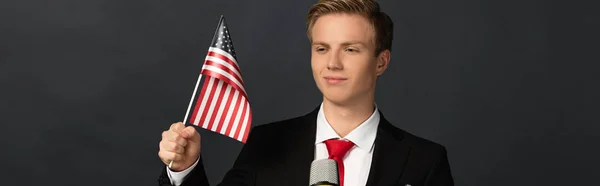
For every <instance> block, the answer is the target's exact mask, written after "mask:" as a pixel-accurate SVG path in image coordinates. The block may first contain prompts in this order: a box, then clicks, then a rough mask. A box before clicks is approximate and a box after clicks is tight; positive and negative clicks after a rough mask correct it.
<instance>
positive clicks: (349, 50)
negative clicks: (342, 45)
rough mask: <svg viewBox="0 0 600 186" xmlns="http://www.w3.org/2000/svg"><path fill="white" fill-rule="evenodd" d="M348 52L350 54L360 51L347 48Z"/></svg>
mask: <svg viewBox="0 0 600 186" xmlns="http://www.w3.org/2000/svg"><path fill="white" fill-rule="evenodd" d="M346 51H348V52H358V50H356V49H354V48H347V49H346Z"/></svg>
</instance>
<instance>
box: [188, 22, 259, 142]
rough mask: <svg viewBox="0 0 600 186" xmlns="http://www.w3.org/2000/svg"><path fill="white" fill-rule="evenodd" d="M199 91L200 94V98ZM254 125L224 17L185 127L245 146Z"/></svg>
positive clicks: (190, 105) (195, 90)
mask: <svg viewBox="0 0 600 186" xmlns="http://www.w3.org/2000/svg"><path fill="white" fill-rule="evenodd" d="M202 76H204V80H203V81H201V79H202ZM199 85H202V86H201V87H199ZM198 90H199V92H200V94H198V95H197V94H196V93H197V92H198ZM190 108H193V110H190ZM190 114H191V115H190ZM186 121H187V122H186ZM251 123H252V110H251V109H250V103H249V101H248V94H247V93H246V90H245V88H244V81H243V80H242V73H241V71H240V68H239V66H238V63H237V60H236V56H235V50H234V49H233V42H232V40H231V37H230V36H229V29H228V28H227V24H226V23H225V18H224V17H223V16H221V18H220V20H219V24H218V26H217V30H216V31H215V35H214V36H213V40H212V43H211V46H210V47H209V49H208V54H207V55H206V58H205V60H204V65H203V66H202V71H201V72H200V76H199V77H198V81H197V82H196V88H195V89H194V93H193V96H192V100H191V101H190V104H189V106H188V111H187V112H186V116H185V120H184V124H192V125H196V126H199V127H202V128H205V129H208V130H211V131H214V132H217V133H220V134H223V135H225V136H229V137H231V138H233V139H236V140H238V141H241V142H243V143H245V142H246V138H247V137H248V132H249V131H250V126H251Z"/></svg>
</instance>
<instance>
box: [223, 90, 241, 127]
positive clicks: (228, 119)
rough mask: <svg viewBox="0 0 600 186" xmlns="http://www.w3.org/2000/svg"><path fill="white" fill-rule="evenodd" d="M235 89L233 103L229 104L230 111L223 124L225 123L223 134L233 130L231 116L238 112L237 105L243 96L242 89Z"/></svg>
mask: <svg viewBox="0 0 600 186" xmlns="http://www.w3.org/2000/svg"><path fill="white" fill-rule="evenodd" d="M234 91H235V93H233V99H232V101H233V103H231V104H229V112H228V113H227V116H226V118H225V121H224V122H223V125H224V126H223V129H221V130H222V132H221V133H223V134H228V133H229V131H231V121H233V120H232V119H231V118H232V117H233V116H235V115H234V114H235V112H236V110H235V108H236V107H235V106H236V105H237V104H238V103H239V101H238V100H239V99H240V97H241V95H240V91H237V90H234Z"/></svg>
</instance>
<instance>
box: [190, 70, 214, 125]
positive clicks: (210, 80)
mask: <svg viewBox="0 0 600 186" xmlns="http://www.w3.org/2000/svg"><path fill="white" fill-rule="evenodd" d="M214 80H215V78H213V77H210V76H207V78H205V79H204V88H203V89H205V90H206V91H204V90H202V91H203V92H204V93H203V94H202V98H201V99H202V101H201V102H200V108H199V111H200V113H198V114H197V115H196V119H194V124H196V125H200V121H202V120H203V118H204V116H203V115H204V113H205V112H206V109H205V108H206V104H207V102H209V101H210V100H208V97H207V95H210V92H211V90H212V85H213V83H214ZM196 104H198V103H196Z"/></svg>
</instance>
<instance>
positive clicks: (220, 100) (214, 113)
mask: <svg viewBox="0 0 600 186" xmlns="http://www.w3.org/2000/svg"><path fill="white" fill-rule="evenodd" d="M225 89H227V84H225V83H223V84H221V92H219V95H218V96H219V97H218V98H217V104H216V105H215V109H214V110H213V113H212V116H211V117H210V121H209V122H208V127H207V129H209V130H210V129H212V126H213V123H214V122H215V117H217V113H218V112H219V108H220V107H221V102H222V101H223V95H225ZM217 125H218V124H217Z"/></svg>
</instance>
